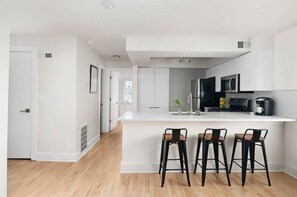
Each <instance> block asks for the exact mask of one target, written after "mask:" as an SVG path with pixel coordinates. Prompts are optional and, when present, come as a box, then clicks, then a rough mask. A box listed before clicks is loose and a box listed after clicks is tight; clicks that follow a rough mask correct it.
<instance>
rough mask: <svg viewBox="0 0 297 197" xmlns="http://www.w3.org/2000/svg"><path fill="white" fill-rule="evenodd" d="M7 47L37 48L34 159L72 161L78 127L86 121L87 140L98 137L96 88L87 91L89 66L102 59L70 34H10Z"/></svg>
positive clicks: (77, 153)
mask: <svg viewBox="0 0 297 197" xmlns="http://www.w3.org/2000/svg"><path fill="white" fill-rule="evenodd" d="M11 46H35V47H37V49H38V66H37V67H38V68H37V86H38V88H37V95H38V98H37V100H38V104H37V108H38V110H37V111H38V113H37V114H38V115H37V153H36V159H37V160H57V161H76V160H77V159H79V158H80V156H81V154H80V128H81V126H83V125H85V124H88V126H89V128H88V129H89V136H88V141H89V142H95V141H96V139H99V122H100V118H99V114H98V111H99V109H100V108H99V98H100V97H99V95H100V94H99V92H100V89H98V93H97V94H89V76H90V70H89V69H90V67H89V66H90V64H93V65H95V66H97V67H99V68H100V66H101V65H102V64H103V63H104V62H103V61H102V60H101V58H100V57H99V56H98V55H97V54H96V53H95V52H94V51H93V50H91V49H90V48H89V47H88V46H86V45H85V44H83V43H82V42H80V41H78V39H77V38H76V37H74V36H67V37H65V36H63V37H58V36H12V39H11ZM46 52H50V53H52V54H53V58H44V53H46ZM99 74H100V73H99ZM99 76H100V75H99ZM99 81H100V80H99ZM99 87H100V84H98V88H99ZM94 139H95V140H94ZM92 140H93V141H92ZM90 145H92V144H90Z"/></svg>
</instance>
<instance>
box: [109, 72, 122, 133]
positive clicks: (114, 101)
mask: <svg viewBox="0 0 297 197" xmlns="http://www.w3.org/2000/svg"><path fill="white" fill-rule="evenodd" d="M119 80H120V72H118V71H112V72H111V75H110V99H109V101H110V105H109V106H110V110H109V111H110V113H109V115H110V119H109V122H110V124H109V130H112V129H114V128H116V127H117V122H118V118H119Z"/></svg>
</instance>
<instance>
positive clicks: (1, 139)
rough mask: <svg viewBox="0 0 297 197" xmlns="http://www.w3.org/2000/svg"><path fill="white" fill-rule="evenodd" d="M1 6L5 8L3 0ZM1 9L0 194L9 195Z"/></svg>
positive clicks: (5, 40) (6, 74) (4, 30)
mask: <svg viewBox="0 0 297 197" xmlns="http://www.w3.org/2000/svg"><path fill="white" fill-rule="evenodd" d="M0 8H3V9H4V8H5V5H4V4H3V2H2V1H1V3H0ZM2 19H5V16H4V11H3V10H2V9H0V57H1V58H0V196H3V197H4V196H6V195H7V124H8V82H9V39H10V35H9V28H8V26H7V25H6V24H5V23H6V22H5V21H3V20H2Z"/></svg>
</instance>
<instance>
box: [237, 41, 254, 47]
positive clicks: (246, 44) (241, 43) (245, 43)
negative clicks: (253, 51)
mask: <svg viewBox="0 0 297 197" xmlns="http://www.w3.org/2000/svg"><path fill="white" fill-rule="evenodd" d="M250 47H251V42H250V41H238V42H237V48H239V49H246V48H250Z"/></svg>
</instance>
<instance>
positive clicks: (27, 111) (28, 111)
mask: <svg viewBox="0 0 297 197" xmlns="http://www.w3.org/2000/svg"><path fill="white" fill-rule="evenodd" d="M20 112H24V113H30V109H25V110H21V111H20Z"/></svg>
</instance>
